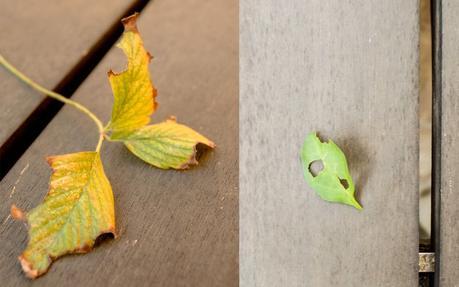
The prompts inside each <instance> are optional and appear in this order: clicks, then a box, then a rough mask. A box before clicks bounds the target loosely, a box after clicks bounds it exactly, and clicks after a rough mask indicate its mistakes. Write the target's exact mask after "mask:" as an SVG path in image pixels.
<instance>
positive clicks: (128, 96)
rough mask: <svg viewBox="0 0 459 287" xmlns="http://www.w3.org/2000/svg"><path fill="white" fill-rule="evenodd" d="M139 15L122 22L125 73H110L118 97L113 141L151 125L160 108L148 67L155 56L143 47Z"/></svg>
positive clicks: (112, 124)
mask: <svg viewBox="0 0 459 287" xmlns="http://www.w3.org/2000/svg"><path fill="white" fill-rule="evenodd" d="M137 15H138V14H134V15H132V16H130V17H127V18H124V19H123V20H122V22H123V25H124V29H125V30H124V33H123V36H122V38H121V41H120V42H119V43H118V44H117V47H118V48H121V49H122V50H123V52H124V54H125V55H126V57H127V60H128V63H127V68H126V70H125V71H123V72H121V73H119V74H116V73H114V72H113V71H110V72H109V73H108V78H109V81H110V85H111V87H112V92H113V96H114V103H113V109H112V116H111V119H110V123H109V125H108V127H107V130H108V131H111V136H110V137H111V138H112V139H120V138H123V137H126V136H128V135H129V134H131V133H132V132H133V131H135V130H136V129H138V128H140V127H142V126H144V125H146V124H148V123H149V122H150V116H151V115H152V114H153V112H154V111H155V109H156V106H157V104H156V102H155V97H156V89H155V87H154V86H153V84H152V82H151V80H150V73H149V71H148V64H149V63H150V60H151V56H150V54H149V53H148V52H147V51H146V50H145V48H144V47H143V41H142V38H141V37H140V34H139V32H138V30H137V26H136V19H137Z"/></svg>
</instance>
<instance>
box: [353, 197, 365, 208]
mask: <svg viewBox="0 0 459 287" xmlns="http://www.w3.org/2000/svg"><path fill="white" fill-rule="evenodd" d="M351 206H353V207H355V208H356V209H357V210H362V209H363V207H362V206H361V205H360V203H359V202H358V201H357V200H356V199H355V198H354V197H352V199H351Z"/></svg>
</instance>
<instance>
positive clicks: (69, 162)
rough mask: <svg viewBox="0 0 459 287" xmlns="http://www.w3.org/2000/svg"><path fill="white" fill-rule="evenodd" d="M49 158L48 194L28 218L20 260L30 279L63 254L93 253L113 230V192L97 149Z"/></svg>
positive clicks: (16, 213)
mask: <svg viewBox="0 0 459 287" xmlns="http://www.w3.org/2000/svg"><path fill="white" fill-rule="evenodd" d="M48 162H49V164H50V166H51V167H52V169H53V173H52V175H51V180H50V183H49V192H48V194H47V195H46V197H45V199H44V202H43V203H42V204H40V205H39V206H37V207H35V208H34V209H32V210H31V211H30V212H28V213H27V214H26V216H25V219H26V220H27V222H28V225H29V243H28V245H27V248H26V249H25V250H24V252H23V253H22V255H21V256H20V257H19V260H20V262H21V265H22V268H23V270H24V272H25V273H26V275H27V276H28V277H30V278H36V277H38V276H40V275H42V274H43V273H46V271H47V270H48V268H49V266H50V265H51V263H52V261H53V260H55V259H57V258H58V257H60V256H62V255H65V254H69V253H86V252H88V251H90V250H91V248H92V246H93V245H94V241H95V240H96V238H97V237H98V236H99V235H101V234H104V233H112V234H115V211H114V201H113V193H112V188H111V186H110V183H109V181H108V179H107V177H106V176H105V173H104V170H103V167H102V162H101V160H100V155H99V153H98V152H79V153H73V154H67V155H60V156H54V157H48ZM12 211H13V216H15V217H20V216H18V211H17V210H14V208H12Z"/></svg>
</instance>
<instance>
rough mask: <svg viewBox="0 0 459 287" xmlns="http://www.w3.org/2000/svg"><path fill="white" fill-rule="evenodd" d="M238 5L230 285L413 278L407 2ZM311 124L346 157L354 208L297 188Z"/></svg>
mask: <svg viewBox="0 0 459 287" xmlns="http://www.w3.org/2000/svg"><path fill="white" fill-rule="evenodd" d="M240 9H241V10H240V17H241V18H240V80H241V82H240V111H239V113H240V171H239V172H240V205H239V208H240V231H239V232H240V273H241V281H240V284H241V286H243V287H245V286H263V287H264V286H321V287H326V286H417V284H418V273H417V263H418V238H419V232H418V205H419V202H418V132H419V130H418V122H419V120H418V115H417V112H418V33H419V18H418V17H419V13H418V1H415V0H408V1H395V0H390V1H377V0H371V1H350V2H349V1H338V0H334V1H332V0H330V1H300V0H295V1H289V2H288V3H285V2H282V1H260V0H245V1H242V2H241V5H240ZM451 15H453V14H451ZM452 27H453V26H452ZM311 131H318V132H320V134H321V135H323V136H325V137H329V138H332V139H333V140H334V141H335V142H336V143H337V144H338V145H340V146H341V147H342V149H343V150H344V152H345V153H346V155H347V157H348V161H349V164H350V169H351V173H352V175H353V177H354V180H355V182H356V188H357V198H358V199H359V201H360V202H361V204H362V205H363V207H364V209H363V211H361V212H359V211H357V210H356V209H353V208H351V207H348V206H343V205H337V204H330V203H327V202H324V201H322V200H320V199H319V197H318V196H317V195H316V194H315V193H314V192H313V191H312V190H311V189H310V188H309V187H308V185H307V184H306V182H305V180H304V179H303V175H302V167H301V164H300V161H299V150H300V147H301V145H302V143H303V140H304V138H305V136H306V135H307V134H308V133H309V132H311ZM456 159H457V158H456Z"/></svg>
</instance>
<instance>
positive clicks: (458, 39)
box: [440, 0, 459, 287]
mask: <svg viewBox="0 0 459 287" xmlns="http://www.w3.org/2000/svg"><path fill="white" fill-rule="evenodd" d="M458 14H459V3H458V2H457V1H450V0H443V1H442V23H443V25H442V29H443V33H442V38H443V40H442V45H443V48H442V67H441V69H442V70H441V72H442V120H441V121H442V139H441V144H442V148H441V152H442V154H441V209H440V212H441V214H440V285H441V286H442V287H443V286H444V287H452V286H459V207H458V202H459V177H458V176H459V145H458V144H459V120H458V115H459V57H458V51H459V30H458V29H457V27H458V25H459V19H458V18H457V15H458Z"/></svg>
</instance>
